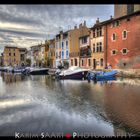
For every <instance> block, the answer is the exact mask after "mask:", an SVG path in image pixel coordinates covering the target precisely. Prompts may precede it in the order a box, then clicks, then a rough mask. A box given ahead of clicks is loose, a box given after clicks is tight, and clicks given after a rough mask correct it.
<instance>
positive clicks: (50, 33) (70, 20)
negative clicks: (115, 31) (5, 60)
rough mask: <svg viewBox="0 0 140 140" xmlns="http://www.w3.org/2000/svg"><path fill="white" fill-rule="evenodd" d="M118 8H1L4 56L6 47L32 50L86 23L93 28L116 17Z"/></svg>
mask: <svg viewBox="0 0 140 140" xmlns="http://www.w3.org/2000/svg"><path fill="white" fill-rule="evenodd" d="M113 13H114V5H0V53H1V52H2V51H3V48H4V46H5V45H10V46H19V47H30V46H32V45H36V44H38V43H41V42H43V43H44V41H45V39H47V38H48V39H49V38H53V37H54V36H55V34H57V33H58V32H59V30H60V29H63V30H64V31H66V30H68V29H70V28H71V29H72V28H73V27H74V26H75V25H79V24H80V23H81V22H83V21H84V20H86V23H87V26H88V27H91V26H93V24H94V23H95V21H96V19H97V18H100V20H101V21H104V20H107V19H109V18H110V15H114V14H113Z"/></svg>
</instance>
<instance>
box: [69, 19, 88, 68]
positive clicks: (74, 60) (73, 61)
mask: <svg viewBox="0 0 140 140" xmlns="http://www.w3.org/2000/svg"><path fill="white" fill-rule="evenodd" d="M88 34H89V29H88V28H87V26H86V22H85V21H84V23H83V24H82V23H81V24H80V25H79V28H77V26H75V27H74V29H72V30H70V31H69V59H70V66H80V61H79V55H80V49H79V48H80V44H79V37H81V36H84V35H88Z"/></svg>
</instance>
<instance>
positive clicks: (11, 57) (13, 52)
mask: <svg viewBox="0 0 140 140" xmlns="http://www.w3.org/2000/svg"><path fill="white" fill-rule="evenodd" d="M3 58H4V60H3V63H4V66H18V65H20V52H19V48H17V47H10V46H5V48H4V52H3Z"/></svg>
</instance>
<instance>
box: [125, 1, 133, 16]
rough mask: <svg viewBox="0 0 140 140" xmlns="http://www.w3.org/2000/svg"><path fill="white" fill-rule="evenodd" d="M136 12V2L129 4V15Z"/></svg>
mask: <svg viewBox="0 0 140 140" xmlns="http://www.w3.org/2000/svg"><path fill="white" fill-rule="evenodd" d="M133 12H134V4H128V5H127V15H128V14H132V13H133Z"/></svg>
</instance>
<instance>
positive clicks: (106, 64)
mask: <svg viewBox="0 0 140 140" xmlns="http://www.w3.org/2000/svg"><path fill="white" fill-rule="evenodd" d="M105 27H106V48H105V50H106V53H105V59H106V60H105V66H106V67H107V45H108V42H107V25H106V26H105Z"/></svg>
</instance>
